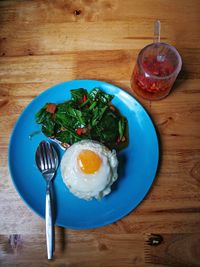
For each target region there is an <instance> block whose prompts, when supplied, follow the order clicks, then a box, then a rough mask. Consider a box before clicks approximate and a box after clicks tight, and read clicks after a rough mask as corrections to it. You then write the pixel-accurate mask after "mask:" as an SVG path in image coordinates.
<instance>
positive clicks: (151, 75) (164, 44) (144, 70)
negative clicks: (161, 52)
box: [137, 42, 182, 80]
mask: <svg viewBox="0 0 200 267" xmlns="http://www.w3.org/2000/svg"><path fill="white" fill-rule="evenodd" d="M156 44H159V45H163V46H165V47H168V48H169V49H171V50H172V51H173V52H174V54H175V55H176V57H177V58H178V64H177V66H176V68H175V70H174V71H173V72H172V73H171V74H169V75H167V76H162V77H159V76H156V75H153V74H151V73H150V72H149V71H148V70H146V69H145V68H144V67H143V65H142V62H141V59H142V55H143V54H144V52H145V50H146V49H147V48H148V47H151V46H155V45H156ZM137 62H138V63H139V66H140V68H141V69H142V71H143V72H144V73H147V74H148V75H149V76H150V77H151V78H153V79H157V80H164V79H169V78H171V77H172V76H174V75H175V73H176V74H177V75H178V74H179V72H180V70H181V67H182V58H181V56H180V54H179V52H178V50H177V49H176V48H175V47H174V46H172V45H169V44H167V43H162V42H161V43H151V44H148V45H146V46H145V47H143V48H142V49H141V51H140V52H139V54H138V57H137Z"/></svg>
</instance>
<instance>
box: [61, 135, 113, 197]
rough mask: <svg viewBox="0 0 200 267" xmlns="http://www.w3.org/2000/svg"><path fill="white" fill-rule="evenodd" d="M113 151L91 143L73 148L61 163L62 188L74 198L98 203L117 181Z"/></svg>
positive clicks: (67, 151)
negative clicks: (63, 184)
mask: <svg viewBox="0 0 200 267" xmlns="http://www.w3.org/2000/svg"><path fill="white" fill-rule="evenodd" d="M117 167H118V160H117V156H116V151H115V150H112V151H110V150H109V149H108V148H107V147H106V146H104V145H102V144H100V143H98V142H96V141H92V140H83V141H80V142H77V143H75V144H73V145H72V146H71V147H69V148H68V149H67V150H66V152H65V153H64V155H63V157H62V160H61V174H62V178H63V181H64V183H65V185H66V186H67V187H68V189H69V190H70V191H71V192H72V193H73V194H74V195H75V196H77V197H79V198H83V199H85V200H91V199H93V198H96V199H101V198H102V197H104V196H105V195H107V194H109V193H110V192H111V185H112V184H113V183H114V181H116V179H117V178H118V174H117Z"/></svg>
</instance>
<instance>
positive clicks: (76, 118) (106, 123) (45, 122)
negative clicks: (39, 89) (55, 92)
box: [35, 88, 127, 148]
mask: <svg viewBox="0 0 200 267" xmlns="http://www.w3.org/2000/svg"><path fill="white" fill-rule="evenodd" d="M112 99H113V95H110V94H106V93H104V92H103V91H101V90H100V89H99V88H94V89H93V90H91V91H90V92H89V93H88V92H87V90H85V89H83V88H79V89H74V90H71V100H69V101H66V102H64V103H60V104H57V105H56V109H55V112H52V113H53V114H52V113H50V112H51V111H49V109H47V105H48V103H47V104H46V105H45V106H44V107H42V108H41V110H40V111H39V112H38V113H37V114H36V115H35V117H36V122H37V123H38V124H41V126H42V128H41V129H42V132H43V133H44V134H45V135H46V136H48V137H53V138H56V139H57V140H59V141H60V142H62V143H67V144H70V145H71V144H73V143H75V142H78V141H80V140H83V139H93V140H97V141H99V142H102V143H104V144H105V145H107V146H108V147H110V148H112V147H114V146H116V144H117V145H118V144H119V140H120V141H122V139H123V136H124V135H125V129H126V126H127V121H126V118H124V117H122V116H121V115H120V114H119V112H118V111H117V110H116V108H114V109H112V108H111V106H110V102H111V100H112ZM48 111H49V112H48Z"/></svg>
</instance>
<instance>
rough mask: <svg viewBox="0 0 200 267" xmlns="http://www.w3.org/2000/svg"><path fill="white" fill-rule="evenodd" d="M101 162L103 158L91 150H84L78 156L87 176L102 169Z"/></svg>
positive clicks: (79, 163) (81, 167)
mask: <svg viewBox="0 0 200 267" xmlns="http://www.w3.org/2000/svg"><path fill="white" fill-rule="evenodd" d="M101 162H102V161H101V158H100V157H99V156H98V155H97V154H96V153H95V152H93V151H91V150H83V151H82V152H81V153H80V154H79V155H78V165H79V167H80V169H81V170H82V171H83V172H84V173H86V174H91V173H95V172H96V171H98V169H99V168H100V167H101Z"/></svg>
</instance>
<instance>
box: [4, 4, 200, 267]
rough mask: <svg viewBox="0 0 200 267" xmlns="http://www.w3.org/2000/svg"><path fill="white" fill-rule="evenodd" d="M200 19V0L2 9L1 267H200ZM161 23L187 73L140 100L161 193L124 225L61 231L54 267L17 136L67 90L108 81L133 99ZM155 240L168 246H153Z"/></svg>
mask: <svg viewBox="0 0 200 267" xmlns="http://www.w3.org/2000/svg"><path fill="white" fill-rule="evenodd" d="M199 12H200V1H198V0H190V1H189V0H182V1H181V0H177V1H172V0H159V1H158V0H157V1H156V0H140V1H134V0H125V1H123V2H122V1H119V0H112V1H111V0H95V1H94V0H75V1H72V0H68V1H67V0H56V1H44V0H42V1H39V0H35V1H28V0H22V1H13V0H9V1H0V24H1V27H0V177H1V179H0V266H20V267H21V266H22V267H23V266H30V267H31V266H41V267H43V266H47V265H52V266H57V267H64V266H70V267H75V266H81V267H82V266H83V267H84V266H87V267H88V266H89V267H90V266H92V267H93V266H99V267H100V266H101V267H103V266H105V267H110V266H113V267H114V266H119V267H126V266H166V265H168V266H200V265H199V263H200V251H199V247H200V239H199V236H200V123H199V118H200V26H199V25H200V16H199ZM155 19H160V20H161V23H162V29H161V37H162V38H161V39H162V40H163V41H164V42H168V43H171V44H173V45H175V46H176V47H177V49H178V50H179V52H180V54H181V56H182V59H183V69H182V71H181V73H180V75H179V77H178V80H177V82H176V84H175V86H174V90H173V91H172V93H171V94H170V95H169V96H168V97H167V98H166V99H164V100H162V101H156V102H150V101H146V100H142V99H139V101H140V102H141V103H142V104H143V105H144V107H145V108H146V109H147V111H148V113H149V114H150V116H151V117H152V120H153V121H154V124H155V127H156V130H157V133H158V136H159V141H160V164H159V170H158V173H157V177H156V180H155V182H154V184H153V187H152V188H151V190H150V192H149V194H148V195H147V196H146V197H145V199H144V201H143V202H142V203H141V204H140V205H139V206H138V207H137V208H136V209H135V210H134V211H133V212H131V213H130V214H129V215H128V216H126V217H124V218H123V219H121V220H119V221H117V222H116V223H113V224H110V225H108V226H105V227H101V228H99V229H92V230H87V231H75V230H71V229H63V228H61V227H56V253H55V260H54V261H52V262H48V261H47V260H46V247H45V236H44V233H45V225H44V221H43V219H41V218H40V217H38V216H37V215H36V214H34V213H33V212H32V211H31V210H30V209H29V208H28V207H27V206H26V205H25V204H24V202H23V201H22V200H21V199H20V197H19V195H18V194H17V192H16V191H15V188H14V186H13V184H12V181H11V179H10V174H9V170H8V166H7V161H8V151H7V148H8V144H9V138H10V134H11V131H12V128H13V126H14V124H15V122H16V120H17V118H18V116H19V115H20V113H21V111H22V110H23V109H24V108H25V107H26V106H27V105H28V104H29V103H30V101H31V100H32V99H34V98H35V97H36V96H37V95H38V94H39V93H41V92H42V91H44V90H45V89H47V88H49V87H50V86H52V85H54V84H56V83H59V82H62V81H66V80H71V79H98V80H103V81H107V82H111V83H113V84H116V85H118V86H120V87H121V88H123V89H124V90H127V91H128V92H129V93H131V94H133V92H132V90H131V88H130V78H131V75H132V70H133V66H134V64H135V61H136V58H137V54H138V52H139V50H140V49H141V48H142V47H144V46H145V45H146V44H148V43H150V42H151V41H152V32H153V30H152V26H153V22H154V20H155ZM135 97H136V98H137V96H135ZM152 233H153V234H159V235H161V236H162V238H163V242H161V243H160V244H159V245H157V246H150V245H149V243H148V241H149V240H150V238H151V237H152Z"/></svg>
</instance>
